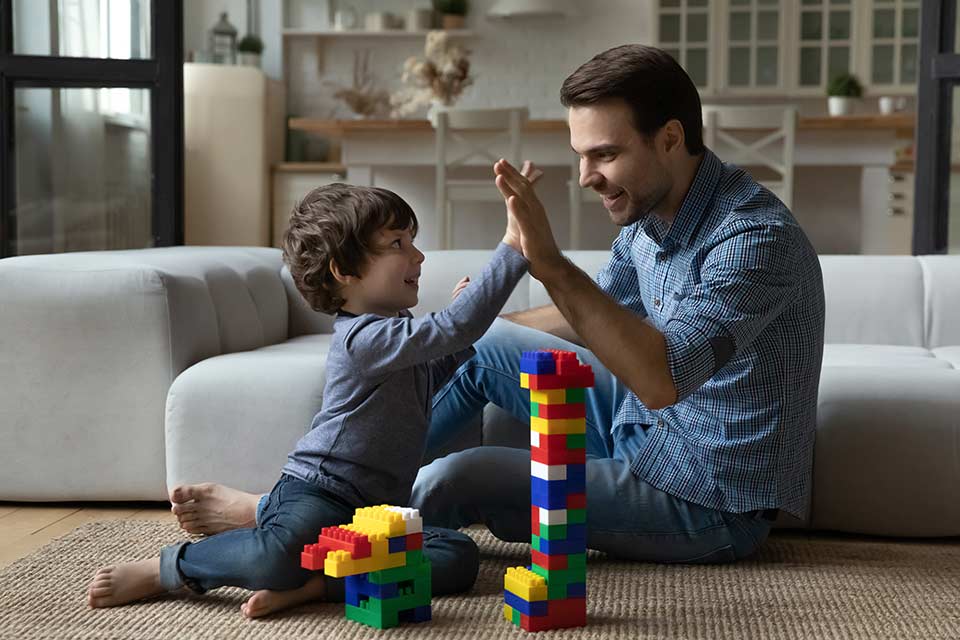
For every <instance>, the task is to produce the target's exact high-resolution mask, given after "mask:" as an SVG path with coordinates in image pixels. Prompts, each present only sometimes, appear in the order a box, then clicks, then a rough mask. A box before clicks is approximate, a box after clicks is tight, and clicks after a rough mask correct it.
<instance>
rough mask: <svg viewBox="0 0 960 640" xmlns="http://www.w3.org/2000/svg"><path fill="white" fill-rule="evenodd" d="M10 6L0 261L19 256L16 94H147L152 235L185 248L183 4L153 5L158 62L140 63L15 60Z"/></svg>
mask: <svg viewBox="0 0 960 640" xmlns="http://www.w3.org/2000/svg"><path fill="white" fill-rule="evenodd" d="M13 2H14V0H0V258H4V257H7V256H10V255H14V249H13V247H14V243H13V239H14V238H15V237H16V218H15V217H14V215H13V213H14V206H15V203H16V194H15V190H14V187H15V185H16V180H15V176H14V171H15V168H16V167H15V161H14V139H13V138H14V117H15V113H14V90H15V89H16V88H21V87H43V88H51V89H59V88H102V87H127V88H132V89H141V88H142V89H150V90H151V91H150V123H151V126H150V138H151V166H152V175H151V180H150V185H151V201H152V210H151V213H152V218H153V219H152V233H153V242H154V244H155V245H156V246H158V247H164V246H173V245H181V244H183V229H184V223H183V206H184V205H183V197H184V196H183V194H184V187H183V0H153V1H152V2H151V3H150V11H151V20H150V22H151V34H150V41H151V43H152V46H153V57H152V58H148V59H140V60H116V59H104V58H79V57H56V56H36V55H20V54H15V53H13V45H14V42H13V38H14V34H13Z"/></svg>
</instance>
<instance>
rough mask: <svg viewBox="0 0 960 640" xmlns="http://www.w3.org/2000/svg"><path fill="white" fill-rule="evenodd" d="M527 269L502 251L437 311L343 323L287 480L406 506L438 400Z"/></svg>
mask: <svg viewBox="0 0 960 640" xmlns="http://www.w3.org/2000/svg"><path fill="white" fill-rule="evenodd" d="M526 270H527V261H526V259H525V258H524V257H523V256H522V255H521V254H520V253H518V252H517V251H515V250H514V249H513V248H511V247H509V246H508V245H505V244H502V243H501V244H500V245H499V246H498V247H497V248H496V250H495V251H494V253H493V257H492V258H491V259H490V262H489V263H488V264H487V266H486V267H485V268H484V270H483V273H482V274H481V275H480V277H479V278H478V279H477V280H476V281H474V282H471V283H470V285H469V286H468V287H467V288H466V289H464V290H463V291H462V292H461V293H460V295H459V296H457V298H456V300H454V301H453V302H452V303H450V305H449V306H447V307H446V308H445V309H443V310H442V311H440V312H438V313H428V314H426V315H424V316H423V317H421V318H413V317H411V316H410V315H409V313H406V315H403V316H401V317H394V318H385V317H383V316H379V315H375V314H364V315H361V316H338V317H337V319H336V321H335V323H334V327H333V339H332V340H331V343H330V353H329V355H328V356H327V382H326V386H325V387H324V391H323V408H322V409H321V410H320V413H318V414H317V415H316V416H315V417H314V419H313V423H312V425H311V429H310V431H309V432H307V434H306V435H304V436H303V437H302V438H301V439H300V441H299V442H298V443H297V446H296V447H295V448H294V450H293V452H292V453H291V454H290V455H289V456H288V457H287V464H286V465H285V466H284V468H283V472H284V473H287V474H289V475H292V476H294V477H296V478H300V479H301V480H305V481H307V482H312V483H315V484H318V485H320V486H322V487H324V488H325V489H326V490H328V491H331V492H333V493H334V494H336V495H338V496H340V497H341V498H343V499H344V500H345V501H347V502H348V503H350V504H352V505H354V506H364V505H370V504H395V505H406V504H407V503H408V502H409V500H410V491H411V489H412V487H413V481H414V479H415V478H416V475H417V471H418V470H419V468H420V463H421V461H422V458H423V450H424V445H425V442H426V435H427V428H428V427H429V425H430V415H431V409H432V401H433V394H434V392H436V391H437V390H438V389H439V388H440V387H441V386H442V385H443V384H444V383H445V382H447V381H448V380H449V379H450V377H451V376H452V375H453V373H454V371H456V370H457V367H459V366H460V365H461V364H462V363H463V362H465V361H467V360H468V359H470V357H472V356H473V354H474V353H475V352H474V350H473V347H472V346H471V345H472V344H473V343H474V342H475V341H477V340H478V339H479V338H480V337H481V336H482V335H483V334H484V333H485V332H486V330H487V329H488V328H489V327H490V325H491V324H492V323H493V321H494V320H495V319H496V317H497V315H498V314H499V313H500V310H501V309H502V308H503V305H504V304H505V303H506V301H507V298H509V297H510V294H511V293H512V292H513V289H514V288H515V287H516V286H517V283H518V282H519V281H520V278H522V277H523V274H524V273H526Z"/></svg>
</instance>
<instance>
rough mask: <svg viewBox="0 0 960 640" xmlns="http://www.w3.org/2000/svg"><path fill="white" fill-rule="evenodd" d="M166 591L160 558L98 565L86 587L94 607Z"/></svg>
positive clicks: (117, 603)
mask: <svg viewBox="0 0 960 640" xmlns="http://www.w3.org/2000/svg"><path fill="white" fill-rule="evenodd" d="M164 591H165V590H164V588H163V587H161V586H160V558H151V559H150V560H140V561H139V562H125V563H123V564H117V565H111V566H108V567H102V568H100V569H97V573H96V574H94V576H93V580H91V581H90V584H89V586H88V587H87V603H88V604H89V605H90V606H91V607H92V608H94V609H96V608H100V607H115V606H117V605H121V604H127V603H128V602H133V601H134V600H141V599H143V598H149V597H150V596H156V595H159V594H161V593H164Z"/></svg>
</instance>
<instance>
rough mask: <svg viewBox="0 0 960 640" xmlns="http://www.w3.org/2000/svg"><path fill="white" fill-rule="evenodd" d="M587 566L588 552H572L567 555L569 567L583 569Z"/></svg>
mask: <svg viewBox="0 0 960 640" xmlns="http://www.w3.org/2000/svg"><path fill="white" fill-rule="evenodd" d="M586 568H587V554H586V553H571V554H570V555H568V556H567V569H583V570H586Z"/></svg>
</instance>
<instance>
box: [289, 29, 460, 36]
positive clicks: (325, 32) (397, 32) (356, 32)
mask: <svg viewBox="0 0 960 640" xmlns="http://www.w3.org/2000/svg"><path fill="white" fill-rule="evenodd" d="M430 31H440V29H431V30H430ZM430 31H428V30H422V29H421V30H417V31H407V30H405V29H384V30H382V31H367V30H365V29H343V30H342V31H337V30H335V29H284V30H283V31H282V32H281V33H282V34H283V36H284V37H290V38H299V37H305V38H424V37H426V35H427V34H428V33H430ZM446 33H447V35H449V36H451V37H458V38H466V37H469V36H472V35H473V31H471V30H470V29H446Z"/></svg>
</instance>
